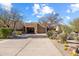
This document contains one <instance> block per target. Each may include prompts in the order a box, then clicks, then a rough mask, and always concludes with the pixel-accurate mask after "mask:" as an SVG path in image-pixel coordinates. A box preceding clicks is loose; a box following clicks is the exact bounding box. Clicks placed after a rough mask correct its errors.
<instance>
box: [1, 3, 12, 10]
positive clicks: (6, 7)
mask: <svg viewBox="0 0 79 59" xmlns="http://www.w3.org/2000/svg"><path fill="white" fill-rule="evenodd" d="M0 4H1V7H2V8H3V9H5V10H7V11H11V8H12V4H11V3H10V2H8V3H0Z"/></svg>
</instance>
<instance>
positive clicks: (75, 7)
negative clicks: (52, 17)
mask: <svg viewBox="0 0 79 59" xmlns="http://www.w3.org/2000/svg"><path fill="white" fill-rule="evenodd" d="M77 11H79V4H78V3H76V4H70V6H69V9H67V13H70V12H71V13H74V12H77Z"/></svg>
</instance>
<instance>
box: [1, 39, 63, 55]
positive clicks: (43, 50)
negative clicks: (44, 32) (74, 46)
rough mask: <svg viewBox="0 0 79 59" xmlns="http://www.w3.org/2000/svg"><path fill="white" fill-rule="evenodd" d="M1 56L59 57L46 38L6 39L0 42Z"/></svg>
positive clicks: (56, 50)
mask: <svg viewBox="0 0 79 59" xmlns="http://www.w3.org/2000/svg"><path fill="white" fill-rule="evenodd" d="M0 55H1V56H61V55H62V54H61V53H60V51H59V50H58V49H57V48H56V47H55V46H54V45H53V43H52V42H51V41H50V40H49V39H48V38H27V39H11V40H10V39H8V40H3V41H0Z"/></svg>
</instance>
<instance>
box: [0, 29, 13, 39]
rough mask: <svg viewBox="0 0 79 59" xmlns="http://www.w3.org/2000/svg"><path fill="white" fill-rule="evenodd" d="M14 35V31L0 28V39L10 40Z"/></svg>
mask: <svg viewBox="0 0 79 59" xmlns="http://www.w3.org/2000/svg"><path fill="white" fill-rule="evenodd" d="M11 34H12V29H9V28H0V38H8V36H10V35H11Z"/></svg>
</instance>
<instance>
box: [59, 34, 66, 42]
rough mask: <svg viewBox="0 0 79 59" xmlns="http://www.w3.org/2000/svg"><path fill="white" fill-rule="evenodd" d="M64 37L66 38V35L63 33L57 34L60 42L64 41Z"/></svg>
mask: <svg viewBox="0 0 79 59" xmlns="http://www.w3.org/2000/svg"><path fill="white" fill-rule="evenodd" d="M66 38H67V35H66V34H65V33H60V34H59V36H58V39H59V40H60V42H61V43H66V42H67V41H66Z"/></svg>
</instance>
